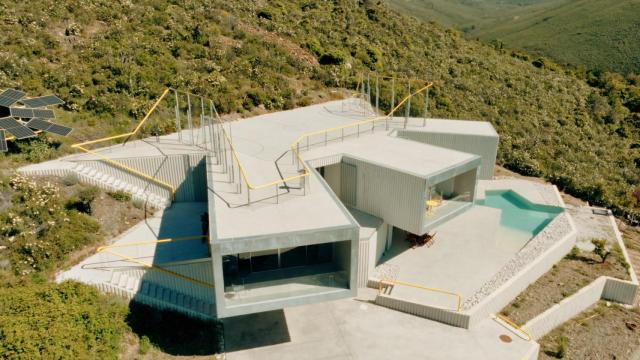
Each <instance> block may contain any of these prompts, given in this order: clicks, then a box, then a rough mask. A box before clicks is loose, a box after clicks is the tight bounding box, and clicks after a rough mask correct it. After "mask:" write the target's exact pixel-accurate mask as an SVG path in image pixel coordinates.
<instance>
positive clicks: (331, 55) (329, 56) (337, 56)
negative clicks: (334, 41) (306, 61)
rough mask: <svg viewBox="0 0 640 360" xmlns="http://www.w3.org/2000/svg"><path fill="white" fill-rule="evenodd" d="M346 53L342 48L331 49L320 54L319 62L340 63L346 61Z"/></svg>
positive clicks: (322, 63) (326, 63)
mask: <svg viewBox="0 0 640 360" xmlns="http://www.w3.org/2000/svg"><path fill="white" fill-rule="evenodd" d="M345 59H346V55H345V54H344V53H343V52H342V51H340V50H330V51H327V52H325V53H324V54H322V55H321V56H320V59H318V62H319V63H320V64H321V65H340V64H342V63H344V61H345Z"/></svg>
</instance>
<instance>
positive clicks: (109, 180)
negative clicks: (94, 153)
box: [71, 163, 171, 209]
mask: <svg viewBox="0 0 640 360" xmlns="http://www.w3.org/2000/svg"><path fill="white" fill-rule="evenodd" d="M71 170H72V171H73V172H74V173H75V174H76V175H77V176H78V180H80V181H81V182H85V183H89V184H92V185H95V186H97V187H99V188H102V189H105V190H107V191H124V192H127V193H129V194H131V198H132V199H133V200H138V201H145V202H147V203H148V204H149V205H151V206H153V207H155V208H158V209H163V208H165V207H169V206H171V198H170V197H167V196H162V195H159V194H156V193H153V192H149V191H146V190H145V189H143V188H141V187H139V186H136V185H133V184H131V183H129V182H127V181H126V180H125V179H123V177H122V176H113V175H109V174H106V173H103V172H101V171H99V170H98V169H96V168H94V167H93V166H90V165H86V164H83V163H76V164H75V166H74V167H73V168H72V169H71Z"/></svg>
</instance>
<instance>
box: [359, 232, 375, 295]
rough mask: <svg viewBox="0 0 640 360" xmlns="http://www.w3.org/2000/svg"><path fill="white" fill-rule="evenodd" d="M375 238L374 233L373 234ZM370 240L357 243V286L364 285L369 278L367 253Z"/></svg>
mask: <svg viewBox="0 0 640 360" xmlns="http://www.w3.org/2000/svg"><path fill="white" fill-rule="evenodd" d="M373 237H374V238H375V233H374V235H373ZM371 240H372V239H368V240H360V243H359V244H358V287H359V288H361V287H366V286H367V281H368V280H369V255H370V247H371V246H370V245H371Z"/></svg>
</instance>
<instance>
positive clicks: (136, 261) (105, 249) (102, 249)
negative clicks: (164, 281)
mask: <svg viewBox="0 0 640 360" xmlns="http://www.w3.org/2000/svg"><path fill="white" fill-rule="evenodd" d="M202 238H207V239H208V238H209V236H208V235H195V236H185V237H178V238H167V239H160V240H150V241H140V242H135V243H127V244H115V245H107V246H100V247H99V248H98V249H97V250H96V252H97V253H103V252H104V253H108V254H111V255H115V256H117V257H120V258H122V259H124V260H126V261H129V262H132V263H134V264H138V265H141V266H144V267H146V268H150V269H154V270H157V271H160V272H163V273H165V274H169V275H172V276H175V277H177V278H179V279H182V280H186V281H188V282H191V283H194V284H197V285H201V286H205V287H208V288H213V287H214V286H213V284H211V283H208V282H205V281H202V280H198V279H194V278H192V277H189V276H186V275H182V274H180V273H178V272H175V271H171V270H169V269H165V268H163V267H160V266H157V265H153V264H149V263H146V262H144V261H142V260H139V259H136V258H134V257H131V256H128V255H124V254H121V253H119V252H115V251H112V250H111V249H113V248H124V247H131V246H137V245H146V244H164V243H170V242H175V241H185V240H196V239H202Z"/></svg>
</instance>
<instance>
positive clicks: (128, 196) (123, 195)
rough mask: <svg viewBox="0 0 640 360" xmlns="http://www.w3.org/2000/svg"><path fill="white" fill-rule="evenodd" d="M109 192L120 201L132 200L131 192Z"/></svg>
mask: <svg viewBox="0 0 640 360" xmlns="http://www.w3.org/2000/svg"><path fill="white" fill-rule="evenodd" d="M108 194H109V196H111V197H112V198H113V199H114V200H116V201H120V202H127V201H131V194H129V193H128V192H126V191H122V190H117V191H113V192H109V193H108Z"/></svg>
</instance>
